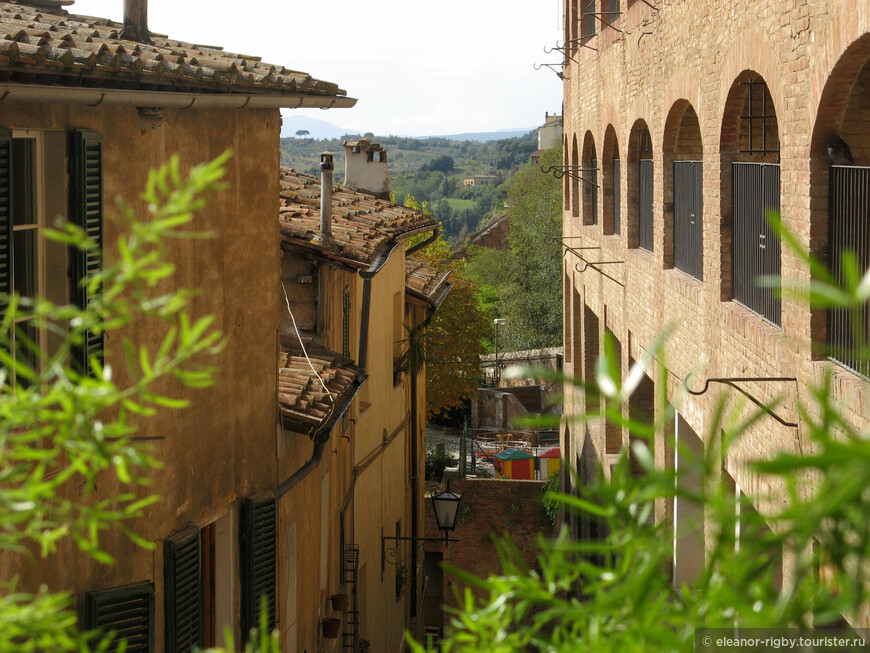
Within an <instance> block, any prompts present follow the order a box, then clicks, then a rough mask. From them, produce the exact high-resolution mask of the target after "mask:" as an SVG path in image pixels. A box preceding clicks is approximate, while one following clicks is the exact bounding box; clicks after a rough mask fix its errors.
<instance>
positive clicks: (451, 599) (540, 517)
mask: <svg viewBox="0 0 870 653" xmlns="http://www.w3.org/2000/svg"><path fill="white" fill-rule="evenodd" d="M542 485H543V483H542V482H541V481H512V480H501V479H499V480H495V479H457V480H452V481H450V490H451V491H452V492H456V493H457V494H461V495H462V505H461V507H460V519H459V520H458V521H459V525H458V526H457V527H456V530H455V531H453V533H452V534H451V537H453V538H456V539H458V540H459V541H458V542H451V543H450V545H449V546H447V547H445V546H444V545H443V544H427V546H426V550H427V555H428V556H431V555H432V554H433V553H434V554H435V555H437V554H438V553H441V554H443V556H444V558H443V559H444V562H445V563H447V564H449V565H453V566H454V567H457V568H459V569H461V570H463V571H467V572H469V573H472V574H474V575H475V576H478V577H484V578H485V577H486V576H488V575H490V574H496V573H499V572H500V571H501V566H500V565H499V561H498V555H497V553H496V549H495V546H494V545H493V543H492V535H493V534H496V535H503V534H504V533H508V534H509V535H510V538H511V540H512V542H513V543H514V545H516V547H517V549H518V550H519V551H520V552H521V553H522V555H523V559H524V560H525V561H526V562H527V563H528V564H529V565H532V566H534V563H535V560H536V559H537V546H536V541H537V538H538V536H540V535H550V534H551V533H552V532H553V526H552V524H551V523H550V520H549V519H548V518H547V515H546V513H545V512H544V508H543V505H542V503H541V486H542ZM442 535H443V534H442V532H441V531H439V530H438V527H437V523H436V521H435V515H434V512H433V509H432V502H431V501H427V502H426V536H427V537H440V536H442ZM443 584H444V586H443V597H444V603H445V605H448V606H452V607H456V605H457V603H456V591H464V590H462V588H463V587H464V585H463V584H462V583H461V582H460V581H459V580H458V579H457V578H456V577H454V576H452V575H451V574H449V573H446V572H445V573H444V575H443Z"/></svg>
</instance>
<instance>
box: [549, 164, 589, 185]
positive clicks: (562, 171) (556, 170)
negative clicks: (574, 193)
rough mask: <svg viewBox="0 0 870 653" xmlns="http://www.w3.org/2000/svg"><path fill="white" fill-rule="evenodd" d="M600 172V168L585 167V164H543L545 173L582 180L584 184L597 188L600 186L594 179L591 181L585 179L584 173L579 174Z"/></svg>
mask: <svg viewBox="0 0 870 653" xmlns="http://www.w3.org/2000/svg"><path fill="white" fill-rule="evenodd" d="M593 171H594V172H598V168H584V167H583V166H547V167H546V168H545V167H544V166H541V172H543V173H544V174H545V175H548V174H551V173H552V175H553V176H554V177H555V178H556V179H561V178H562V177H568V178H569V179H576V180H578V181H582V182H583V183H584V184H589V185H590V186H595V188H600V186H599V185H598V184H596V183H595V182H594V181H589V180H588V179H585V178H584V177H583V176H582V175H580V174H578V173H581V172H593Z"/></svg>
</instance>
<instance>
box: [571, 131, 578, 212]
mask: <svg viewBox="0 0 870 653" xmlns="http://www.w3.org/2000/svg"><path fill="white" fill-rule="evenodd" d="M573 140H574V142H573V144H572V146H571V167H572V171H571V175H570V177H571V216H572V217H575V218H579V217H580V177H579V175H580V171H579V170H578V169H577V168H579V167H580V154H579V152H578V151H577V134H574V139H573Z"/></svg>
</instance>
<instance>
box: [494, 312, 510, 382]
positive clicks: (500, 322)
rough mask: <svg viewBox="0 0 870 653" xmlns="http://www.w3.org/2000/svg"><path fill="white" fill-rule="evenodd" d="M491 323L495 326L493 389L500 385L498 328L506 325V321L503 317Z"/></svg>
mask: <svg viewBox="0 0 870 653" xmlns="http://www.w3.org/2000/svg"><path fill="white" fill-rule="evenodd" d="M492 323H493V324H494V325H495V374H494V375H493V378H494V379H495V387H496V388H497V387H499V384H500V383H501V374H499V368H498V328H499V327H500V326H504V325H505V324H507V320H506V319H505V318H503V317H497V318H495V319H494V320H493V321H492Z"/></svg>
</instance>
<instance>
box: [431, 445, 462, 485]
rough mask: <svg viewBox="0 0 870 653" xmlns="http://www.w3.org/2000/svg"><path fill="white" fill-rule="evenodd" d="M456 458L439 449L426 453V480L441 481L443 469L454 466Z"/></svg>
mask: <svg viewBox="0 0 870 653" xmlns="http://www.w3.org/2000/svg"><path fill="white" fill-rule="evenodd" d="M456 462H457V460H456V458H454V457H453V456H451V455H450V454H449V453H447V452H446V451H443V450H439V449H429V450H427V451H426V480H427V481H441V479H442V478H443V477H444V469H445V468H447V467H453V466H454V465H456Z"/></svg>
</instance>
